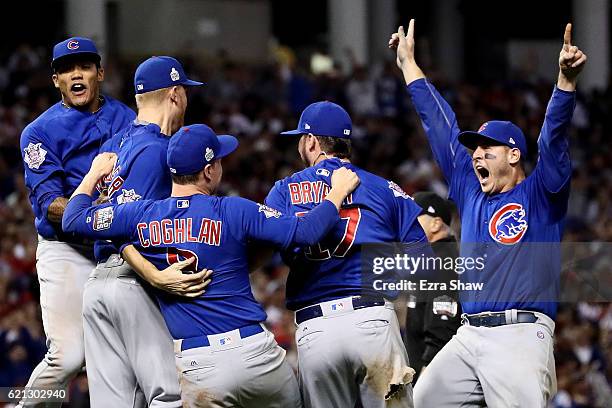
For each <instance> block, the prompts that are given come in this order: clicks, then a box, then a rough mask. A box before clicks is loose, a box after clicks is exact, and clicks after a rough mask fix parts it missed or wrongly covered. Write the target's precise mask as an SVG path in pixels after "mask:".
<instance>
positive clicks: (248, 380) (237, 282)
mask: <svg viewBox="0 0 612 408" xmlns="http://www.w3.org/2000/svg"><path fill="white" fill-rule="evenodd" d="M237 147H238V141H237V140H236V138H234V137H233V136H229V135H223V136H217V135H216V134H215V133H214V132H213V131H212V129H210V128H209V127H208V126H206V125H191V126H185V127H183V128H182V129H181V130H179V131H178V132H177V133H176V134H175V135H174V136H173V137H172V139H171V140H170V142H169V147H168V155H167V163H168V167H169V168H170V171H171V172H172V196H171V197H170V198H167V199H164V200H158V201H152V200H142V201H135V202H129V203H125V204H121V205H117V204H112V203H111V204H104V205H101V206H97V207H91V205H92V197H91V195H92V192H93V189H94V186H95V184H96V182H97V181H98V179H99V178H100V177H102V176H105V175H107V174H109V173H110V171H111V170H112V168H113V160H114V156H112V155H111V154H110V153H104V154H102V155H100V156H98V157H97V158H96V159H95V160H94V162H93V164H92V167H91V169H90V171H89V173H88V174H87V175H86V176H85V178H84V180H83V182H82V183H81V185H80V186H79V188H77V190H76V191H75V193H74V195H73V197H72V198H71V200H70V202H69V203H68V206H67V208H66V213H65V214H64V219H63V226H64V228H65V229H66V230H69V231H75V232H78V233H79V234H81V235H84V236H88V237H98V238H119V239H123V240H124V241H126V242H130V243H133V244H134V245H135V246H136V248H137V249H138V251H140V252H141V253H142V254H143V255H144V256H145V257H146V258H147V259H148V260H149V261H151V262H152V263H153V264H154V265H155V267H157V268H160V269H163V268H165V267H167V266H168V265H169V264H173V263H175V262H177V261H178V260H179V259H184V258H192V259H194V261H193V262H194V265H195V267H196V268H197V269H199V268H202V267H204V266H205V267H206V268H208V269H212V270H213V271H214V279H213V280H212V283H211V284H210V286H209V287H208V288H207V291H206V293H205V294H203V295H201V296H198V297H195V298H193V299H188V298H184V297H177V296H171V295H168V294H167V293H164V292H156V297H157V300H158V302H159V304H160V307H161V312H162V314H163V316H164V319H165V321H166V324H167V326H168V329H169V330H170V333H171V334H172V336H173V337H174V339H175V351H176V365H177V367H178V370H179V372H180V378H181V393H182V399H183V404H184V405H183V406H186V407H245V408H260V407H268V408H298V407H301V406H302V404H301V401H300V393H299V389H298V385H297V381H296V379H295V375H294V373H293V371H292V369H291V367H290V366H289V364H288V363H287V362H286V361H285V358H284V357H285V351H284V350H283V349H282V348H280V346H278V344H277V343H276V341H275V340H274V335H273V334H272V333H270V332H269V331H268V330H266V329H265V328H264V326H263V325H262V324H261V323H262V322H263V321H265V319H266V314H265V312H264V310H263V308H262V307H261V305H260V304H259V303H257V301H256V300H255V298H254V297H253V294H252V292H251V287H250V284H249V270H248V258H247V247H248V244H249V242H251V241H263V242H267V243H269V244H274V245H276V246H278V247H281V248H286V247H288V246H289V245H293V244H305V245H308V244H312V243H315V242H317V241H318V240H319V239H320V238H321V237H323V236H324V235H325V234H326V233H327V232H328V231H329V230H330V228H332V227H333V226H334V224H335V223H336V222H337V221H339V218H338V208H339V207H340V205H341V203H342V201H343V200H344V199H345V198H346V196H347V195H348V194H349V193H350V192H351V191H352V190H353V189H354V188H355V187H356V186H357V185H358V184H359V179H358V177H357V176H356V175H355V173H353V172H352V171H350V170H348V169H344V168H343V169H338V170H336V171H335V172H334V174H332V175H331V178H332V188H331V190H330V191H329V194H328V195H327V197H326V198H325V200H323V201H322V202H321V203H320V204H319V205H318V206H317V208H316V209H314V210H313V211H312V213H311V214H310V215H309V216H306V217H304V218H301V219H300V218H297V217H294V216H292V215H291V216H286V215H282V214H281V213H280V212H278V211H275V210H273V209H271V208H269V207H266V206H264V205H261V204H257V203H254V202H252V201H249V200H245V199H243V198H240V197H215V196H214V194H215V192H216V190H217V188H218V186H219V183H220V182H221V177H222V174H223V167H222V164H221V160H222V158H223V157H225V156H227V155H229V154H230V153H231V152H233V151H234V150H235V149H236V148H237ZM101 218H104V219H105V222H104V223H103V224H101V223H99V221H98V220H100V219H101ZM138 312H139V311H136V312H135V314H136V315H137V314H138ZM148 334H149V333H143V334H141V335H144V336H146V335H148ZM147 340H148V341H153V342H154V341H156V339H148V338H147ZM150 358H153V359H156V358H159V356H157V355H151V356H150Z"/></svg>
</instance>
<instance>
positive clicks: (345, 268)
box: [266, 158, 427, 310]
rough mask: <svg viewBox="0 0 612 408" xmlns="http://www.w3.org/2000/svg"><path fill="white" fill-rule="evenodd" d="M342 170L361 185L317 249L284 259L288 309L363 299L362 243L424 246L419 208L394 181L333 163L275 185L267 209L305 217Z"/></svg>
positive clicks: (300, 250) (292, 253) (325, 162)
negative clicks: (411, 243) (353, 176)
mask: <svg viewBox="0 0 612 408" xmlns="http://www.w3.org/2000/svg"><path fill="white" fill-rule="evenodd" d="M342 166H344V167H347V168H349V169H351V170H353V171H354V172H355V173H357V175H358V176H359V179H360V181H361V183H360V185H359V186H358V187H357V189H355V191H354V192H353V193H352V194H351V195H349V196H348V197H347V199H346V200H345V202H344V203H343V206H342V207H343V208H342V209H341V210H340V218H341V221H340V222H338V223H337V224H336V225H335V227H334V228H333V229H332V230H331V231H330V233H329V234H327V235H326V236H325V237H324V238H323V239H322V240H321V241H320V242H319V243H317V245H314V246H311V247H308V248H293V249H292V251H288V252H286V253H285V254H283V259H284V260H285V262H286V263H287V264H288V265H289V267H290V268H291V271H290V273H289V276H288V278H287V296H286V299H287V307H288V308H289V309H291V310H297V309H300V308H303V307H305V306H308V305H312V304H315V303H320V302H324V301H328V300H333V299H339V298H342V297H348V296H357V295H360V294H362V293H363V290H364V285H363V280H362V264H361V249H362V248H361V247H362V245H363V244H370V243H385V242H427V238H426V237H425V233H424V232H423V229H422V228H421V226H420V224H419V223H418V220H417V216H418V215H419V214H420V213H421V208H420V207H419V206H418V205H417V204H416V203H415V202H414V201H413V200H412V198H411V197H410V196H408V194H406V193H405V192H404V191H403V190H402V189H401V188H400V187H399V186H398V185H397V184H395V183H394V182H392V181H388V180H385V179H383V178H381V177H378V176H376V175H374V174H372V173H369V172H367V171H365V170H362V169H360V168H358V167H356V166H354V165H352V164H350V163H346V162H342V161H341V160H339V159H336V158H332V159H326V160H323V161H321V162H320V163H318V164H317V165H315V166H312V167H309V168H307V169H305V170H302V171H300V172H298V173H295V174H293V175H291V176H289V177H287V178H285V179H283V180H280V181H277V182H276V184H275V185H274V187H273V188H272V190H271V191H270V193H269V194H268V196H267V198H266V205H268V206H270V207H272V208H275V209H277V210H279V211H281V212H283V213H284V214H294V215H298V216H299V215H302V214H306V213H308V212H309V211H310V210H312V209H313V208H314V206H316V205H317V204H318V203H319V202H321V200H322V199H323V197H325V195H326V194H327V192H328V191H329V189H330V184H331V182H330V180H331V174H332V173H333V171H334V170H336V169H338V168H339V167H342ZM386 295H388V294H386Z"/></svg>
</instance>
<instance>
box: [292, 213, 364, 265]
mask: <svg viewBox="0 0 612 408" xmlns="http://www.w3.org/2000/svg"><path fill="white" fill-rule="evenodd" d="M306 213H307V211H301V212H298V213H295V215H296V216H298V217H301V216H303V215H304V214H306ZM339 215H340V218H342V219H343V220H346V225H345V227H344V235H343V236H342V238H341V239H340V241H339V242H338V244H336V246H335V248H334V250H333V251H331V250H330V248H326V247H324V246H323V245H321V243H318V244H316V245H313V246H310V247H308V248H306V250H305V251H304V253H305V255H306V258H307V259H310V260H312V261H324V260H326V259H329V258H331V257H332V256H335V257H336V258H344V257H345V256H346V254H347V253H348V251H349V250H350V249H351V247H352V246H353V242H355V237H356V236H357V228H359V221H361V209H360V208H359V207H352V208H341V209H340V211H339ZM332 246H333V245H332Z"/></svg>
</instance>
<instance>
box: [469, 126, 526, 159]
mask: <svg viewBox="0 0 612 408" xmlns="http://www.w3.org/2000/svg"><path fill="white" fill-rule="evenodd" d="M483 138H484V139H490V140H493V141H495V142H497V143H499V144H503V145H505V146H509V147H513V148H517V149H519V150H520V151H521V155H522V156H523V157H526V156H527V141H526V140H525V135H524V134H523V131H522V130H521V129H519V127H518V126H516V125H515V124H514V123H512V122H508V121H502V120H490V121H488V122H485V123H483V124H482V125H481V126H480V128H479V129H478V131H476V132H473V131H466V132H461V133H460V134H459V142H460V143H461V144H462V145H464V146H465V147H467V148H468V149H471V150H476V147H478V141H479V140H482V139H483Z"/></svg>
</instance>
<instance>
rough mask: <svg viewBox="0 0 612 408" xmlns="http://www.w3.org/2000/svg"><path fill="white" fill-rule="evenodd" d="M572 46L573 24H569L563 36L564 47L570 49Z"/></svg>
mask: <svg viewBox="0 0 612 408" xmlns="http://www.w3.org/2000/svg"><path fill="white" fill-rule="evenodd" d="M570 45H572V23H567V25H566V26H565V34H563V47H564V48H568V47H569V46H570Z"/></svg>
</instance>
